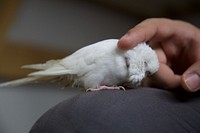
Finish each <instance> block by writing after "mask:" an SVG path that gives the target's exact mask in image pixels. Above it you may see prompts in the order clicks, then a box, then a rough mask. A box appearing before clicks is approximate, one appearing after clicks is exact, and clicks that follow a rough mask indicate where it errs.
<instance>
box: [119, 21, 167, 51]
mask: <svg viewBox="0 0 200 133" xmlns="http://www.w3.org/2000/svg"><path fill="white" fill-rule="evenodd" d="M169 22H170V20H169V19H147V20H144V21H143V22H141V23H140V24H138V25H136V26H135V27H134V28H132V29H131V30H129V31H128V32H127V33H126V34H125V35H124V36H123V37H122V38H121V39H120V40H119V42H118V47H119V48H121V49H125V50H128V49H131V48H133V47H135V46H136V45H137V44H138V43H141V42H147V41H150V40H151V39H152V38H154V36H156V35H157V34H162V35H164V36H168V35H169V34H170V28H169V27H168V26H166V25H170V23H169Z"/></svg>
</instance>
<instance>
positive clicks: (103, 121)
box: [30, 88, 200, 133]
mask: <svg viewBox="0 0 200 133" xmlns="http://www.w3.org/2000/svg"><path fill="white" fill-rule="evenodd" d="M30 133H200V91H199V92H196V93H187V92H183V91H179V92H170V91H167V90H161V89H155V88H136V89H131V90H126V91H121V90H105V91H98V92H87V93H84V94H80V95H78V96H75V97H73V98H71V99H69V100H66V101H63V102H61V103H59V104H58V105H56V106H55V107H53V108H51V109H50V110H48V111H47V112H46V113H45V114H44V115H43V116H41V118H40V119H39V120H38V121H37V122H36V123H35V124H34V126H33V127H32V129H31V131H30Z"/></svg>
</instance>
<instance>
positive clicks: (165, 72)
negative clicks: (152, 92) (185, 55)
mask: <svg viewBox="0 0 200 133" xmlns="http://www.w3.org/2000/svg"><path fill="white" fill-rule="evenodd" d="M148 84H151V85H154V86H158V87H162V88H165V89H175V88H178V87H180V86H181V76H180V75H176V74H174V72H173V71H172V70H171V69H170V68H169V67H168V66H167V65H165V64H160V68H159V70H158V71H157V72H156V73H155V74H154V75H152V76H151V77H150V78H149V79H148Z"/></svg>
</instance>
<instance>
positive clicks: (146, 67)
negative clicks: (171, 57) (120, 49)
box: [127, 43, 159, 84]
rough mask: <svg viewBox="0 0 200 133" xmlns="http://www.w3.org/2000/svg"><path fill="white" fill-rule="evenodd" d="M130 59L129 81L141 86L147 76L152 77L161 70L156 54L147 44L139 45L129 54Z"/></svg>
mask: <svg viewBox="0 0 200 133" xmlns="http://www.w3.org/2000/svg"><path fill="white" fill-rule="evenodd" d="M127 56H128V57H129V62H128V63H129V81H130V82H132V83H133V84H140V83H141V81H142V80H143V79H144V78H145V77H146V76H151V75H152V74H154V73H155V72H156V71H158V69H159V61H158V58H157V55H156V52H155V51H154V50H153V49H152V48H151V47H149V46H148V45H147V44H146V43H141V44H138V45H137V46H136V47H135V48H133V49H132V50H129V51H128V52H127Z"/></svg>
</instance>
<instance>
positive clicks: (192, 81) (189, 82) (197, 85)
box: [182, 61, 200, 92]
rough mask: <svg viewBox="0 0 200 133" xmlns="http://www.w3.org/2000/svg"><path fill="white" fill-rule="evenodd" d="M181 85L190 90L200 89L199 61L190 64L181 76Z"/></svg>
mask: <svg viewBox="0 0 200 133" xmlns="http://www.w3.org/2000/svg"><path fill="white" fill-rule="evenodd" d="M182 86H183V88H184V89H186V90H187V91H190V92H195V91H197V90H199V89H200V61H198V62H196V63H194V64H193V65H192V66H190V67H189V68H188V69H187V70H186V71H185V72H184V74H183V76H182Z"/></svg>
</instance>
